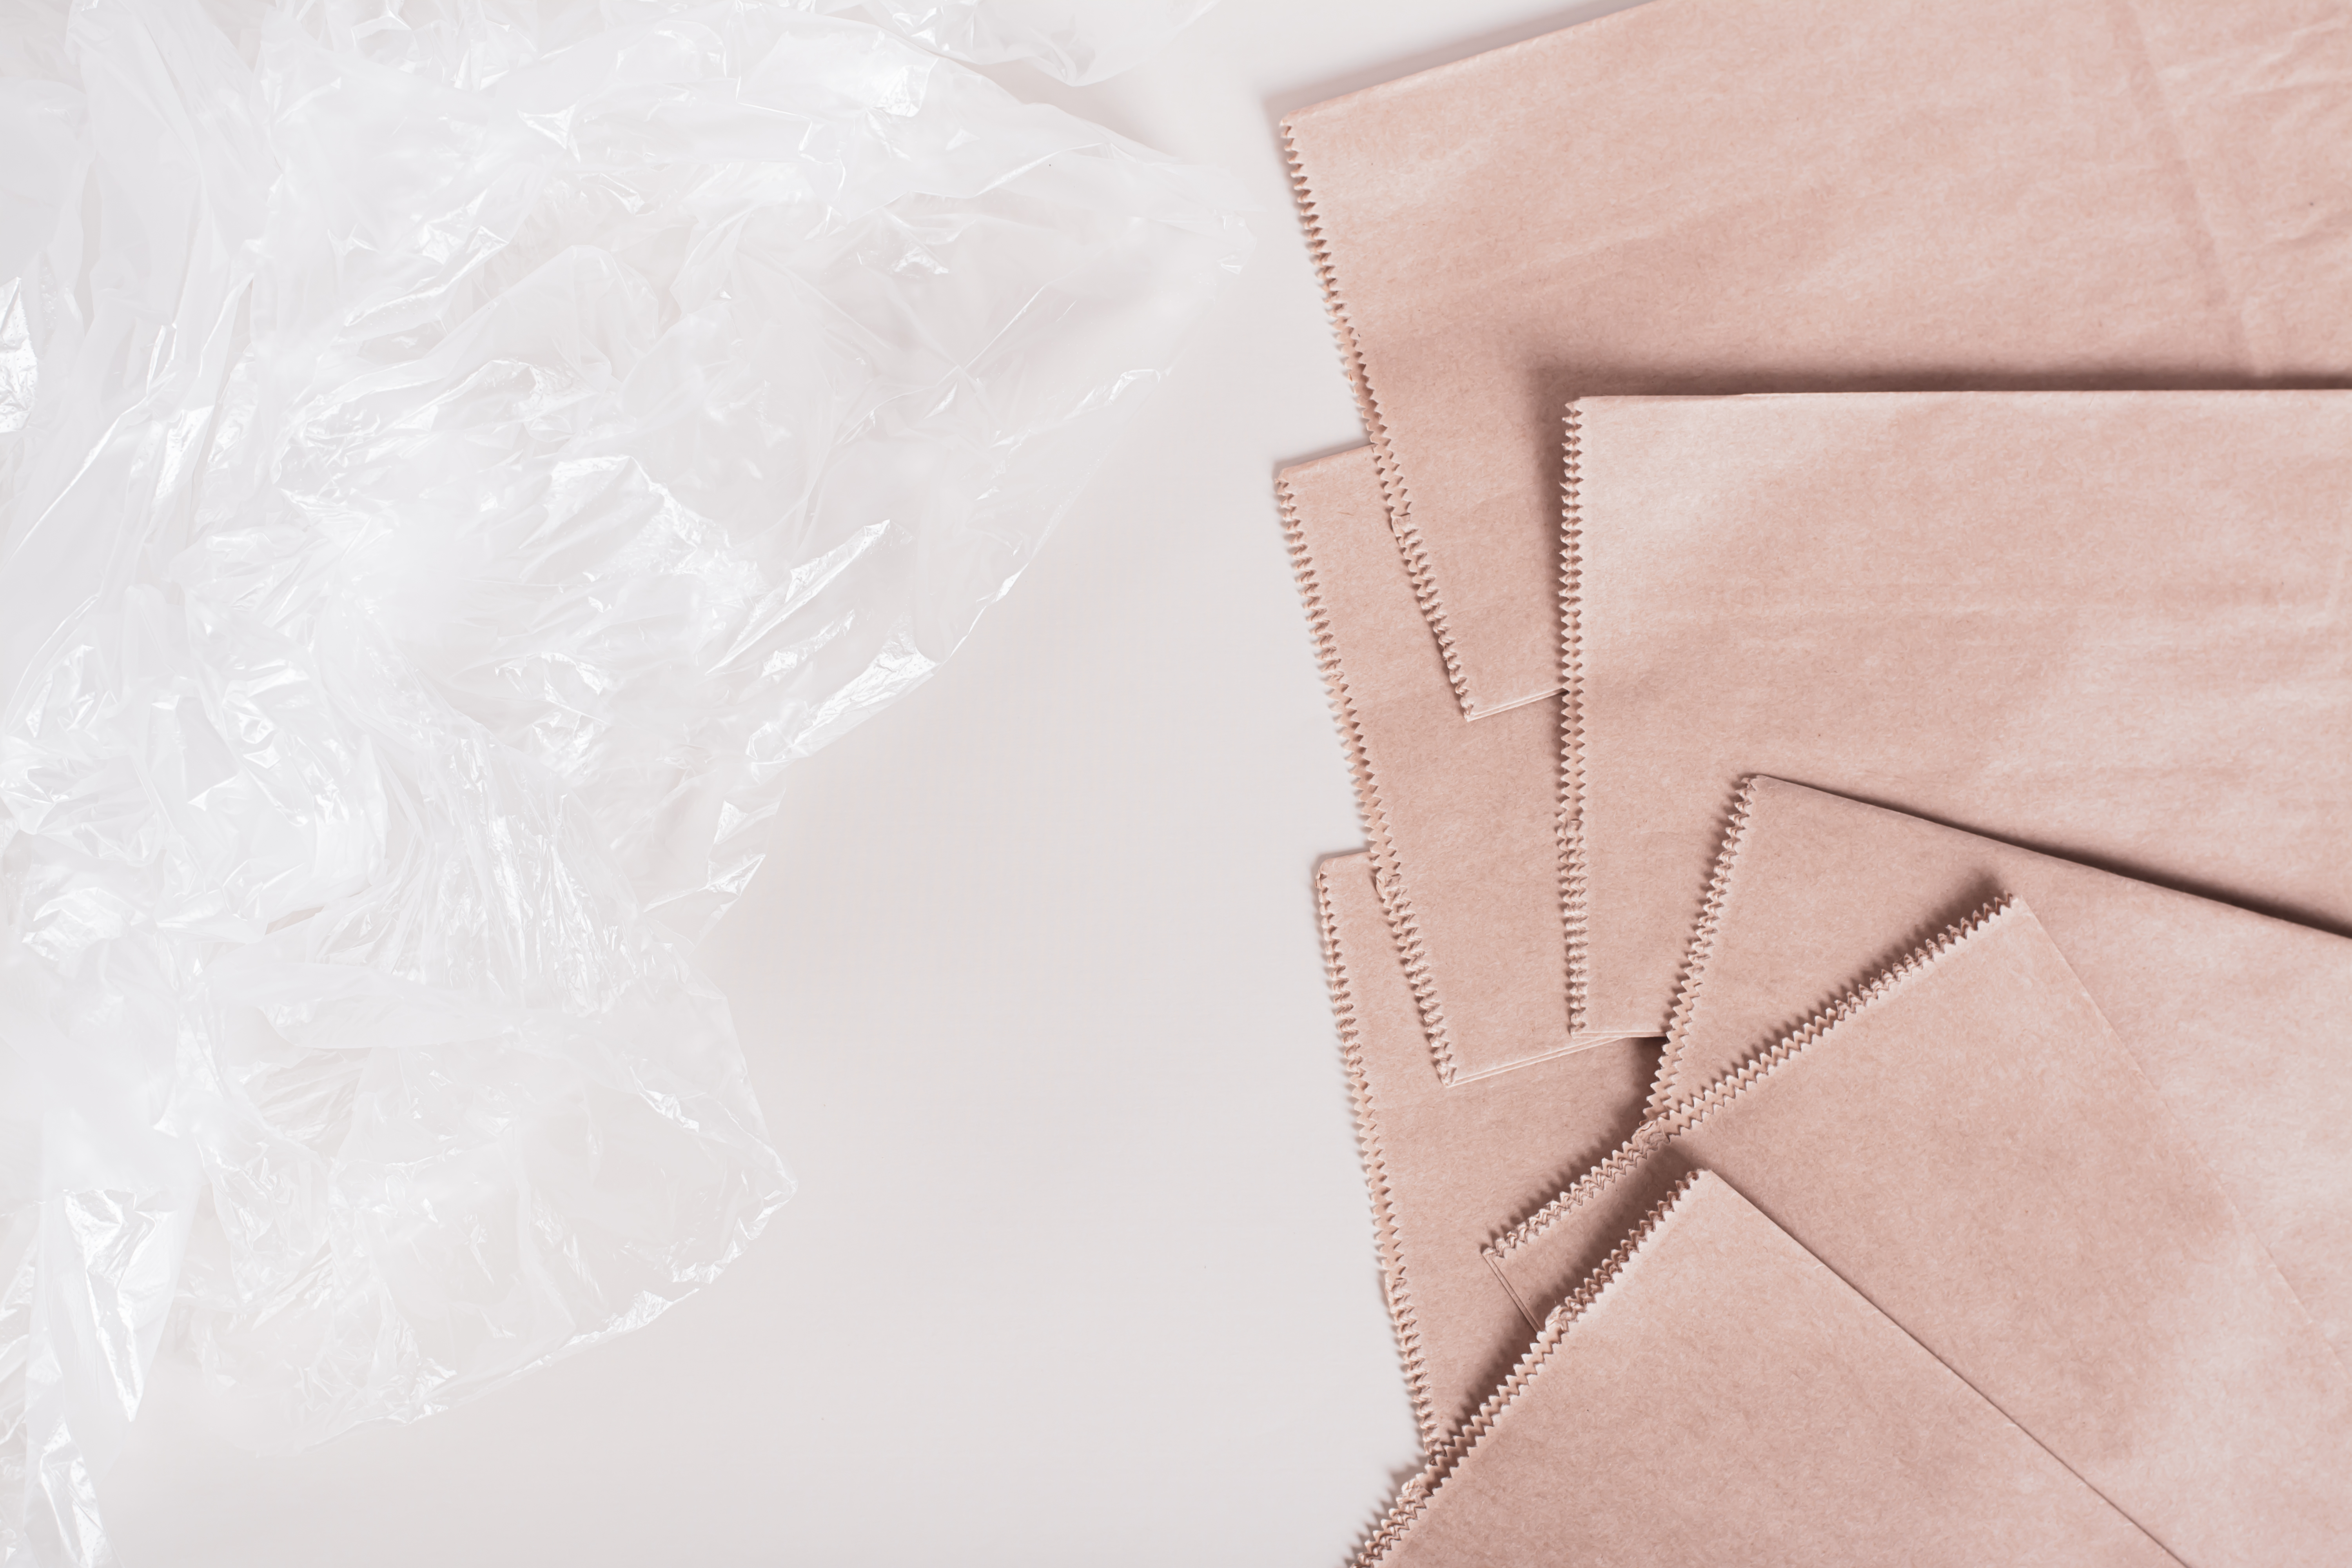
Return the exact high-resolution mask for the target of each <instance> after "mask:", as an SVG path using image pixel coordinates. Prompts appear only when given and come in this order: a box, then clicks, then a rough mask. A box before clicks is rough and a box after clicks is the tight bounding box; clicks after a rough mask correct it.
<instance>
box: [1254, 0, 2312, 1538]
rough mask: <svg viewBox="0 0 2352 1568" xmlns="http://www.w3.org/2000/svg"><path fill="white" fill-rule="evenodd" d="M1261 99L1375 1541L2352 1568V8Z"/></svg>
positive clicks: (1877, 36)
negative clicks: (1337, 357)
mask: <svg viewBox="0 0 2352 1568" xmlns="http://www.w3.org/2000/svg"><path fill="white" fill-rule="evenodd" d="M1286 131H1287V132H1288V135H1289V137H1290V142H1291V148H1292V153H1293V157H1294V162H1295V166H1296V171H1297V184H1298V191H1299V196H1300V201H1301V205H1302V208H1303V210H1304V214H1305V216H1306V220H1307V227H1308V231H1309V235H1310V237H1311V240H1312V243H1313V245H1314V247H1315V250H1316V256H1317V259H1318V265H1319V267H1320V268H1321V271H1322V276H1323V279H1324V282H1325V285H1326V289H1327V291H1328V299H1329V302H1330V305H1331V309H1332V312H1333V315H1334V318H1335V321H1336V323H1337V325H1338V329H1339V338H1340V346H1341V349H1342V353H1343V357H1344V359H1345V362H1346V365H1347V369H1348V372H1349V375H1350V377H1351V378H1352V380H1353V382H1354V384H1355V386H1356V388H1357V391H1358V393H1359V395H1360V401H1361V405H1362V408H1363V412H1364V416H1365V419H1366V423H1367V426H1368V427H1369V429H1370V434H1371V437H1372V442H1371V445H1370V447H1366V448H1364V449H1362V450H1359V451H1355V452H1350V453H1346V454H1343V455H1340V456H1339V457H1334V458H1325V459H1322V460H1320V461H1318V462H1313V463H1307V464H1304V465H1302V466H1300V467H1297V468H1291V469H1289V470H1287V471H1286V472H1285V473H1284V474H1283V476H1282V478H1281V483H1280V491H1281V500H1282V505H1283V511H1284V517H1285V520H1286V525H1287V527H1288V528H1289V530H1290V533H1291V540H1292V547H1293V552H1294V557H1295V562H1296V565H1297V574H1298V581H1299V585H1300V590H1301V594H1302V595H1303V597H1304V600H1305V603H1306V606H1307V616H1308V619H1309V622H1310V625H1311V626H1312V629H1313V633H1314V637H1315V641H1316V646H1317V649H1318V655H1319V657H1320V658H1321V661H1322V664H1323V669H1324V675H1325V678H1326V680H1327V682H1328V686H1329V689H1330V691H1331V696H1332V700H1333V704H1334V707H1335V710H1336V711H1337V714H1338V717H1339V725H1340V730H1341V733H1342V736H1343V739H1344V742H1345V745H1346V747H1347V750H1348V753H1349V762H1350V764H1351V766H1352V768H1353V771H1354V775H1355V780H1356V785H1357V790H1358V794H1359V797H1360V802H1361V805H1362V809H1363V813H1364V817H1365V821H1366V825H1367V828H1368V832H1369V836H1370V847H1369V849H1368V850H1367V851H1366V852H1365V853H1363V854H1360V855H1354V856H1347V857H1343V858H1337V859H1333V860H1331V861H1328V862H1327V863H1326V864H1325V865H1324V866H1323V868H1322V869H1321V871H1320V873H1319V876H1318V893H1319V898H1320V904H1321V915H1322V922H1323V928H1324V933H1325V938H1326V942H1327V950H1328V959H1329V967H1330V973H1331V977H1332V986H1333V994H1334V1002H1335V1007H1336V1011H1337V1014H1338V1017H1339V1026H1340V1034H1341V1037H1342V1041H1343V1045H1344V1048H1345V1054H1346V1059H1347V1063H1348V1068H1349V1079H1350V1082H1351V1085H1352V1087H1353V1090H1354V1094H1355V1098H1356V1108H1357V1115H1358V1121H1359V1126H1360V1131H1361V1135H1362V1143H1363V1152H1364V1158H1365V1165H1366V1172H1367V1176H1368V1179H1369V1184H1370V1191H1371V1196H1372V1202H1373V1208H1374V1213H1375V1216H1376V1220H1377V1226H1378V1232H1379V1238H1380V1256H1381V1268H1382V1275H1383V1279H1384V1282H1385V1286H1386V1289H1387V1294H1388V1300H1389V1306H1390V1310H1391V1316H1392V1318H1393V1320H1394V1322H1395V1326H1396V1331H1397V1336H1398V1342H1399V1346H1400V1350H1401V1352H1402V1359H1403V1362H1404V1364H1405V1371H1406V1377H1407V1382H1408V1385H1409V1388H1410V1391H1411V1393H1412V1400H1413V1405H1414V1410H1415V1413H1416V1415H1417V1416H1418V1418H1419V1421H1420V1424H1421V1427H1422V1433H1423V1442H1424V1446H1425V1448H1426V1456H1425V1457H1426V1468H1424V1469H1423V1472H1422V1473H1421V1474H1420V1475H1419V1476H1418V1477H1417V1478H1416V1479H1413V1480H1412V1482H1410V1483H1409V1484H1408V1485H1406V1487H1405V1488H1404V1489H1403V1490H1402V1493H1401V1494H1400V1495H1399V1497H1398V1498H1397V1500H1396V1502H1395V1505H1394V1507H1393V1509H1392V1510H1391V1512H1390V1514H1389V1515H1388V1517H1387V1519H1386V1520H1385V1521H1383V1522H1382V1523H1381V1525H1380V1526H1379V1527H1378V1528H1377V1529H1376V1530H1375V1531H1373V1532H1372V1534H1371V1536H1370V1539H1369V1540H1368V1541H1367V1542H1366V1543H1365V1545H1364V1548H1363V1552H1362V1555H1361V1559H1360V1561H1361V1562H1362V1563H1366V1564H1370V1563H1383V1564H1407V1563H1410V1564H1439V1563H1444V1564H1467V1563H1495V1564H1503V1563H1512V1564H1517V1563H1555V1562H1557V1563H1580V1562H1587V1561H1591V1562H1639V1563H1732V1562H1737V1563H1885V1562H1893V1561H1901V1562H1906V1563H1995V1562H1998V1563H2167V1562H2179V1563H2188V1564H2191V1565H2195V1568H2203V1565H2208V1564H2234V1563H2245V1564H2255V1563H2263V1564H2276V1563H2340V1562H2344V1561H2352V1379H2347V1371H2346V1367H2347V1360H2352V1022H2347V1011H2348V1010H2352V938H2347V934H2346V933H2347V932H2352V391H2338V390H2331V388H2335V387H2339V386H2348V385H2352V11H2347V10H2346V8H2345V7H2344V5H2343V4H2342V0H2235V3H2233V4H2231V5H2226V6H2224V5H2210V4H2208V3H2203V0H2111V3H2093V0H2039V3H2033V4H2028V3H2024V0H1990V3H1987V0H1979V3H1976V4H1972V5H1958V4H1952V3H1947V0H1933V3H1929V0H1917V3H1906V0H1775V3H1772V4H1762V3H1755V0H1653V3H1652V4H1650V5H1643V6H1641V7H1639V8H1638V9H1635V10H1633V11H1629V12H1624V13H1621V14H1619V15H1617V16H1612V17H1609V18H1607V19H1604V20H1602V21H1599V22H1594V23H1591V24H1588V25H1585V26H1577V27H1572V28H1570V29H1568V30H1566V31H1563V32H1559V33H1556V34H1553V35H1551V36H1549V37H1542V38H1538V39H1535V40H1533V41H1531V42H1528V43H1525V44H1521V45H1517V46H1515V47H1510V48H1507V49H1503V50H1500V51H1497V52H1496V53H1493V54H1489V55H1486V56H1482V57H1479V58H1474V59H1470V60H1465V61H1463V62H1460V63H1458V64H1455V65H1453V66H1449V67H1445V68H1441V69H1438V70H1434V71H1430V72H1427V73H1425V74H1423V75H1421V76H1417V77H1412V78H1409V79H1405V80H1402V81H1398V82H1393V83H1391V84H1389V85H1387V86H1385V87H1381V88H1376V89H1371V90H1370V91H1367V92H1362V93H1358V94H1355V95H1352V96H1350V97H1349V98H1345V99H1340V100H1335V101H1333V102H1330V103H1327V104H1322V105H1318V106H1317V107H1315V108H1313V109H1309V110H1305V111H1303V112H1301V113H1299V114H1297V115H1296V116H1294V117H1293V118H1292V120H1291V121H1289V122H1288V124H1287V126H1286Z"/></svg>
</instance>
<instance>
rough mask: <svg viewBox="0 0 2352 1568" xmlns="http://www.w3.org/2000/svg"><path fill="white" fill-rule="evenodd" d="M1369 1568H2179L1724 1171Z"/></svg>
mask: <svg viewBox="0 0 2352 1568" xmlns="http://www.w3.org/2000/svg"><path fill="white" fill-rule="evenodd" d="M1472 1437H1473V1439H1474V1440H1472V1441H1470V1442H1468V1443H1467V1444H1466V1445H1465V1447H1464V1448H1463V1449H1462V1450H1461V1451H1459V1452H1447V1453H1444V1454H1441V1455H1440V1456H1438V1458H1436V1460H1435V1461H1434V1462H1433V1465H1432V1466H1431V1468H1430V1469H1429V1470H1427V1471H1426V1472H1424V1473H1423V1475H1422V1476H1421V1477H1419V1478H1417V1479H1415V1480H1414V1481H1412V1482H1411V1483H1409V1484H1408V1486H1407V1487H1406V1489H1405V1491H1404V1493H1403V1495H1402V1497H1401V1498H1400V1499H1399V1500H1398V1503H1397V1506H1396V1507H1395V1509H1394V1510H1391V1513H1390V1515H1389V1517H1388V1518H1387V1519H1386V1520H1385V1521H1382V1524H1381V1527H1380V1529H1378V1530H1377V1531H1375V1532H1374V1534H1373V1537H1372V1539H1371V1540H1370V1542H1369V1543H1368V1544H1367V1546H1366V1548H1365V1550H1364V1552H1363V1553H1362V1555H1361V1556H1360V1558H1359V1559H1358V1563H1359V1568H1373V1565H1375V1564H1378V1565H1381V1568H1531V1565H1534V1564H1546V1563H1559V1564H1563V1565H1566V1564H1584V1563H1625V1564H1635V1563H1638V1564H1642V1565H1643V1568H1727V1565H1730V1564H1738V1565H1739V1568H1841V1565H1851V1568H1865V1565H1867V1568H1879V1565H1881V1564H1886V1563H1906V1564H1912V1565H1915V1568H1928V1565H1931V1564H1947V1563H1948V1564H1951V1565H1953V1568H1985V1565H1988V1564H1994V1563H2000V1564H2004V1565H2017V1564H2029V1563H2034V1564H2048V1565H2050V1568H2058V1565H2060V1564H2065V1565H2068V1568H2075V1565H2088V1564H2123V1563H2132V1564H2143V1563H2145V1564H2155V1563H2171V1562H2172V1561H2173V1559H2172V1558H2171V1557H2169V1556H2168V1555H2166V1553H2165V1552H2163V1551H2162V1550H2161V1549H2160V1548H2159V1547H2158V1546H2157V1545H2156V1543H2155V1542H2153V1541H2151V1540H2150V1539H2149V1538H2148V1537H2147V1535H2146V1534H2145V1533H2144V1532H2142V1531H2140V1530H2138V1529H2137V1528H2136V1527H2135V1526H2133V1525H2132V1524H2131V1522H2130V1521H2127V1520H2126V1519H2125V1518H2124V1517H2123V1516H2122V1515H2121V1514H2119V1513H2118V1512H2117V1511H2116V1510H2115V1509H2113V1508H2112V1507H2110V1506H2109V1505H2108V1504H2107V1503H2106V1502H2105V1501H2104V1500H2101V1499H2100V1497H2099V1496H2098V1494H2097V1493H2096V1492H2095V1491H2093V1490H2092V1489H2090V1488H2089V1487H2087V1486H2085V1485H2084V1483H2083V1482H2082V1480H2081V1479H2078V1478H2077V1477H2075V1476H2074V1475H2072V1474H2070V1473H2069V1472H2068V1471H2067V1470H2066V1468H2064V1467H2063V1466H2062V1465H2061V1464H2059V1463H2058V1462H2057V1461H2056V1460H2055V1459H2053V1458H2051V1457H2050V1455H2049V1453H2048V1452H2047V1451H2046V1450H2045V1449H2043V1448H2042V1447H2041V1446H2040V1445H2039V1444H2037V1443H2035V1442H2034V1441H2033V1440H2032V1438H2031V1437H2028V1436H2026V1435H2025V1434H2024V1433H2023V1432H2021V1431H2020V1430H2019V1429H2018V1428H2017V1426H2015V1425H2013V1424H2012V1423H2011V1421H2010V1420H2009V1419H2008V1418H2007V1417H2005V1416H2004V1415H2001V1413H2000V1411H1999V1410H1996V1409H1995V1408H1994V1407H1993V1406H1992V1405H1990V1404H1988V1403H1987V1402H1986V1401H1985V1400H1984V1399H1983V1398H1982V1397H1981V1396H1980V1395H1979V1394H1977V1393H1975V1392H1974V1391H1973V1390H1971V1389H1970V1388H1969V1386H1968V1385H1967V1384H1965V1383H1963V1382H1961V1381H1960V1380H1959V1379H1958V1378H1957V1377H1955V1376H1953V1375H1952V1373H1950V1372H1949V1371H1948V1369H1947V1368H1945V1367H1943V1366H1941V1365H1939V1364H1937V1361H1936V1359H1935V1358H1934V1357H1933V1356H1930V1355H1929V1354H1927V1352H1925V1351H1923V1350H1921V1349H1920V1348H1919V1346H1918V1345H1917V1344H1916V1343H1915V1342H1913V1341H1912V1339H1911V1338H1910V1336H1908V1335H1906V1333H1904V1332H1903V1331H1902V1330H1900V1329H1898V1328H1896V1327H1895V1325H1894V1324H1893V1323H1891V1322H1889V1321H1887V1320H1886V1318H1885V1316H1883V1315H1882V1314H1881V1313H1880V1312H1879V1311H1878V1310H1876V1309H1875V1308H1874V1307H1873V1306H1872V1305H1871V1304H1870V1303H1869V1302H1868V1301H1867V1300H1864V1299H1863V1297H1861V1296H1860V1295H1857V1294H1856V1293H1855V1292H1854V1290H1853V1289H1852V1288H1851V1287H1850V1286H1848V1285H1847V1284H1845V1282H1844V1281H1843V1280H1841V1279H1839V1278H1838V1277H1837V1276H1836V1275H1835V1274H1833V1273H1832V1272H1831V1271H1830V1270H1829V1269H1827V1268H1823V1267H1822V1265H1821V1263H1820V1262H1819V1261H1818V1260H1816V1259H1815V1258H1812V1257H1811V1256H1810V1255H1809V1254H1807V1253H1806V1251H1805V1250H1804V1248H1803V1247H1800V1246H1798V1245H1797V1244H1796V1243H1795V1242H1793V1241H1791V1240H1790V1238H1789V1237H1788V1236H1787V1235H1785V1234H1784V1233H1782V1232H1781V1231H1780V1229H1779V1228H1777V1227H1776V1226H1774V1225H1773V1224H1772V1222H1771V1221H1770V1220H1769V1219H1767V1218H1765V1217H1764V1215H1761V1214H1759V1212H1757V1210H1756V1209H1755V1207H1754V1206H1752V1205H1749V1204H1748V1202H1747V1201H1746V1200H1745V1199H1744V1198H1742V1197H1741V1196H1740V1195H1739V1194H1738V1193H1736V1192H1734V1191H1733V1190H1732V1189H1731V1187H1730V1186H1729V1185H1728V1184H1726V1183H1725V1182H1723V1181H1722V1180H1720V1179H1719V1178H1717V1177H1715V1176H1712V1175H1700V1176H1697V1177H1696V1178H1694V1179H1693V1180H1691V1181H1690V1182H1689V1184H1687V1186H1686V1187H1685V1189H1683V1190H1681V1191H1679V1192H1677V1193H1676V1194H1673V1195H1672V1197H1671V1198H1670V1200H1669V1201H1668V1203H1667V1204H1666V1205H1665V1206H1664V1208H1663V1210H1662V1211H1660V1212H1659V1213H1657V1214H1655V1215H1653V1216H1652V1217H1651V1218H1650V1219H1649V1220H1648V1222H1647V1223H1646V1224H1645V1225H1644V1226H1643V1227H1642V1228H1641V1229H1640V1230H1639V1231H1637V1232H1636V1233H1635V1234H1634V1235H1633V1237H1630V1238H1628V1240H1627V1241H1626V1242H1625V1243H1624V1245H1623V1246H1622V1247H1621V1249H1620V1250H1619V1252H1618V1254H1617V1255H1616V1257H1615V1258H1612V1260H1611V1262H1610V1264H1609V1265H1608V1266H1607V1267H1605V1268H1603V1269H1602V1270H1601V1273H1600V1274H1599V1275H1598V1276H1596V1277H1595V1278H1594V1279H1591V1280H1589V1281H1588V1282H1587V1283H1586V1285H1585V1286H1584V1287H1583V1288H1582V1289H1580V1290H1579V1291H1578V1292H1577V1294H1576V1297H1575V1298H1574V1300H1572V1301H1571V1302H1570V1304H1569V1305H1567V1306H1564V1307H1563V1308H1562V1309H1561V1310H1560V1311H1559V1312H1558V1313H1556V1314H1555V1315H1554V1317H1553V1319H1552V1321H1550V1322H1549V1324H1547V1326H1546V1328H1545V1330H1544V1332H1543V1334H1542V1335H1541V1336H1540V1337H1539V1338H1538V1341H1537V1343H1536V1345H1535V1348H1534V1349H1533V1350H1532V1351H1531V1352H1529V1355H1528V1361H1527V1362H1526V1363H1525V1364H1523V1365H1522V1366H1520V1367H1519V1368H1518V1369H1517V1371H1516V1373H1515V1374H1514V1376H1513V1378H1512V1380H1511V1381H1510V1383H1508V1384H1507V1385H1506V1386H1505V1387H1504V1388H1503V1389H1502V1390H1501V1391H1499V1393H1498V1394H1497V1396H1496V1400H1495V1401H1494V1403H1493V1404H1492V1405H1490V1406H1489V1407H1488V1409H1487V1410H1486V1412H1484V1413H1483V1414H1482V1416H1481V1420H1480V1424H1479V1427H1478V1429H1477V1430H1476V1432H1475V1433H1474V1434H1473V1435H1472Z"/></svg>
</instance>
